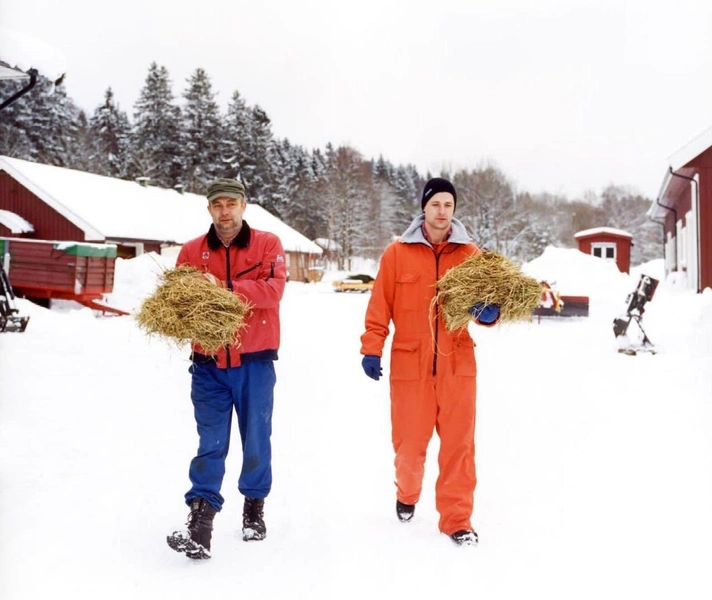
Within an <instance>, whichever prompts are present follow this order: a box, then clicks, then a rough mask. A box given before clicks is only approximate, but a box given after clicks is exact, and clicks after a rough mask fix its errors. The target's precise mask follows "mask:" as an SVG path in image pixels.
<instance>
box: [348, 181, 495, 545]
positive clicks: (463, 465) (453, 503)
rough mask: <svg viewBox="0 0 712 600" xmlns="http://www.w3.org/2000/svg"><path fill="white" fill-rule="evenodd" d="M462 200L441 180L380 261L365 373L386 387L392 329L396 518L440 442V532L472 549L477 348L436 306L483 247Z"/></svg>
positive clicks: (415, 495) (483, 309)
mask: <svg viewBox="0 0 712 600" xmlns="http://www.w3.org/2000/svg"><path fill="white" fill-rule="evenodd" d="M456 204H457V192H456V191H455V188H454V186H453V185H452V183H450V182H449V181H448V180H446V179H443V178H441V177H436V178H434V179H431V180H430V181H428V182H427V183H426V185H425V189H424V190H423V197H422V200H421V207H422V209H423V212H422V213H421V214H420V215H418V216H417V217H416V218H415V220H414V221H413V222H412V223H411V225H410V227H408V229H407V230H406V231H405V233H404V234H403V235H402V236H401V237H400V239H399V240H397V241H395V242H392V243H391V244H390V245H389V246H388V247H387V248H386V250H385V251H384V253H383V256H382V257H381V264H380V267H379V269H378V275H377V277H376V281H375V283H374V286H373V291H372V293H371V299H370V301H369V303H368V309H367V311H366V332H365V333H364V334H363V335H362V336H361V354H363V355H364V357H363V360H362V366H363V369H364V371H365V373H366V375H368V376H369V377H371V378H372V379H375V380H378V379H379V378H380V376H381V374H382V370H381V355H382V352H383V346H384V343H385V341H386V338H387V337H388V333H389V324H390V322H391V321H393V325H394V328H395V330H394V334H393V343H392V346H391V373H390V385H391V431H392V439H393V448H394V450H395V455H396V456H395V467H396V487H397V494H396V514H397V515H398V518H399V519H400V520H401V521H403V522H408V521H410V520H411V519H412V518H413V515H414V514H415V504H416V503H417V502H418V500H419V499H420V494H421V491H422V483H423V474H424V469H425V454H426V451H427V448H428V444H429V442H430V438H431V437H432V435H433V430H436V431H437V432H438V435H439V436H440V452H439V455H438V465H439V467H440V474H439V477H438V479H437V482H436V484H435V506H436V508H437V510H438V512H439V513H440V522H439V527H440V531H442V532H443V533H445V534H446V535H448V536H450V537H451V538H452V540H453V541H454V542H456V543H457V544H460V545H463V544H466V545H473V544H476V543H477V541H478V538H477V533H476V532H475V530H474V529H473V527H472V523H471V521H470V518H471V515H472V506H473V494H474V490H475V484H476V482H477V479H476V477H475V440H474V434H475V380H476V375H477V366H476V364H475V353H474V342H473V341H472V338H471V337H470V334H469V333H468V331H467V329H462V330H455V331H452V332H449V331H447V329H446V327H445V322H444V321H443V318H442V315H440V314H439V311H438V307H437V306H435V307H434V308H431V301H432V299H433V297H434V296H435V293H436V291H437V290H436V285H435V284H436V282H437V281H438V280H439V279H440V278H441V277H442V276H443V275H445V273H446V272H447V271H448V270H449V269H451V268H453V267H455V266H457V265H459V264H460V263H462V262H463V261H465V260H467V259H468V258H469V257H470V256H472V255H474V254H479V252H480V249H479V248H478V247H477V246H476V245H475V244H474V243H473V242H472V241H471V240H470V237H469V235H468V234H467V231H466V230H465V226H464V225H463V224H462V223H461V222H460V221H458V220H457V219H455V218H453V213H454V212H455V206H456ZM470 314H472V316H473V317H474V318H475V320H476V322H477V323H478V324H480V325H492V324H494V323H495V322H496V321H497V320H498V318H499V308H498V307H497V306H495V305H482V304H480V303H478V304H476V305H475V306H473V307H472V308H471V309H470Z"/></svg>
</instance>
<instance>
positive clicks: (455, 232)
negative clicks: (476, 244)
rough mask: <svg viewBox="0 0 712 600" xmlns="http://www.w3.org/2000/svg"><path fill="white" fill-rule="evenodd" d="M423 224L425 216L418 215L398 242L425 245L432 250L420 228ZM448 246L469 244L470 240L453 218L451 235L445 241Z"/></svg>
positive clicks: (460, 223)
mask: <svg viewBox="0 0 712 600" xmlns="http://www.w3.org/2000/svg"><path fill="white" fill-rule="evenodd" d="M423 223H425V215H424V214H423V213H420V214H419V215H418V216H417V217H415V219H413V222H412V223H411V224H410V225H409V226H408V229H406V230H405V232H404V233H403V235H402V236H401V237H400V241H401V242H404V243H406V244H425V245H426V246H430V247H431V248H432V244H431V243H430V242H429V241H428V240H427V239H426V238H425V236H424V235H423V230H422V226H423ZM445 241H446V242H447V243H450V244H469V243H470V242H471V241H472V240H471V239H470V236H469V235H467V229H465V226H464V225H463V224H462V222H461V221H458V220H457V219H455V218H453V220H452V233H451V234H450V237H449V238H448V239H447V240H445Z"/></svg>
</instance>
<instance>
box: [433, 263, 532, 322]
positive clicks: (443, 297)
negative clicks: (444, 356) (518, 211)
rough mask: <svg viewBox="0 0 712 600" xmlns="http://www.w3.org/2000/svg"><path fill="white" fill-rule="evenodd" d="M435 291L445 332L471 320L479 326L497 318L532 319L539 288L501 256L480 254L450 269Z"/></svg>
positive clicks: (503, 319)
mask: <svg viewBox="0 0 712 600" xmlns="http://www.w3.org/2000/svg"><path fill="white" fill-rule="evenodd" d="M437 290H438V291H437V295H436V297H435V302H439V303H440V307H441V311H442V314H443V318H444V320H445V325H446V326H447V329H448V331H453V330H455V329H460V328H463V327H467V325H468V324H469V322H470V320H471V319H473V318H474V319H476V320H477V321H479V322H480V323H481V324H491V323H494V322H496V321H497V318H499V319H500V321H510V322H511V321H521V320H529V319H531V316H532V311H533V310H534V309H535V308H536V307H537V305H538V304H539V299H540V297H541V292H542V286H541V284H540V283H539V282H538V281H537V280H536V279H534V278H532V277H528V276H526V275H524V274H523V273H522V272H521V270H520V269H519V267H517V265H515V264H514V263H512V262H511V261H509V260H508V259H507V258H505V257H504V256H502V255H500V254H497V253H495V252H482V253H481V254H477V255H475V256H472V257H470V258H469V259H467V260H466V261H464V262H463V263H461V264H460V265H458V266H457V267H454V268H452V269H450V270H449V271H448V272H447V273H446V274H445V275H444V276H443V277H442V278H441V279H440V280H439V281H438V283H437ZM497 307H498V308H499V311H497ZM495 313H497V314H495Z"/></svg>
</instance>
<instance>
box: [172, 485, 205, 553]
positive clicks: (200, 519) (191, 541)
mask: <svg viewBox="0 0 712 600" xmlns="http://www.w3.org/2000/svg"><path fill="white" fill-rule="evenodd" d="M216 512H217V511H216V510H215V509H214V508H213V507H212V506H210V504H208V502H207V500H205V499H204V498H194V499H193V500H191V502H190V513H189V514H188V522H187V523H186V527H187V528H188V530H187V531H186V530H179V531H174V532H173V533H172V534H171V535H169V536H168V537H167V538H166V541H167V542H168V545H169V546H170V547H171V548H173V550H175V551H176V552H185V555H186V556H187V557H188V558H196V559H201V558H210V556H211V555H210V540H211V538H212V535H213V519H214V518H215V513H216Z"/></svg>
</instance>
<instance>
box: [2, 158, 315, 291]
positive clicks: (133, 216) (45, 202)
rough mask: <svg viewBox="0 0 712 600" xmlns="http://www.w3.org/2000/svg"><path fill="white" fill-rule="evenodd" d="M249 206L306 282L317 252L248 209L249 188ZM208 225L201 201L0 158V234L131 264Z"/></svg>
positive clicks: (249, 216)
mask: <svg viewBox="0 0 712 600" xmlns="http://www.w3.org/2000/svg"><path fill="white" fill-rule="evenodd" d="M144 183H146V182H145V179H144ZM247 201H248V202H247V209H246V212H245V221H247V223H249V225H250V226H251V227H253V228H255V229H260V230H262V231H269V232H271V233H274V234H275V235H277V236H278V237H279V239H280V240H281V242H282V247H283V248H284V251H285V261H286V263H287V268H288V271H289V276H290V279H291V280H292V281H309V280H310V275H311V272H312V271H313V269H314V267H316V266H317V261H318V260H319V259H320V258H321V256H322V254H323V250H322V248H320V247H319V246H318V245H317V244H315V243H314V242H313V241H311V240H310V239H308V238H307V237H305V236H304V235H302V234H301V233H299V232H298V231H296V230H295V229H293V228H292V227H290V226H289V225H287V224H286V223H284V222H283V221H281V220H280V219H278V218H277V217H276V216H274V215H272V214H271V213H269V212H268V211H267V210H265V209H264V208H262V207H261V206H259V205H257V204H253V203H251V202H250V198H249V190H248V198H247ZM209 226H210V216H209V214H208V211H207V200H206V198H205V196H200V195H197V194H191V193H184V192H183V191H182V190H180V189H178V190H177V189H164V188H159V187H156V186H151V185H139V183H137V182H135V181H125V180H123V179H114V178H112V177H104V176H101V175H95V174H93V173H85V172H82V171H76V170H73V169H65V168H62V167H55V166H52V165H43V164H39V163H33V162H29V161H26V160H20V159H17V158H10V157H7V156H0V235H3V236H6V237H15V238H19V237H22V238H24V239H35V240H52V241H73V242H91V243H98V244H113V245H115V246H116V247H117V256H118V257H120V258H131V257H134V256H137V255H139V254H142V253H144V252H157V253H161V252H162V251H163V250H164V249H168V248H173V249H175V248H176V247H178V246H180V245H181V244H183V243H184V242H186V241H188V240H190V239H192V238H195V237H198V236H199V235H202V234H204V233H205V232H206V231H207V230H208V227H209Z"/></svg>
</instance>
